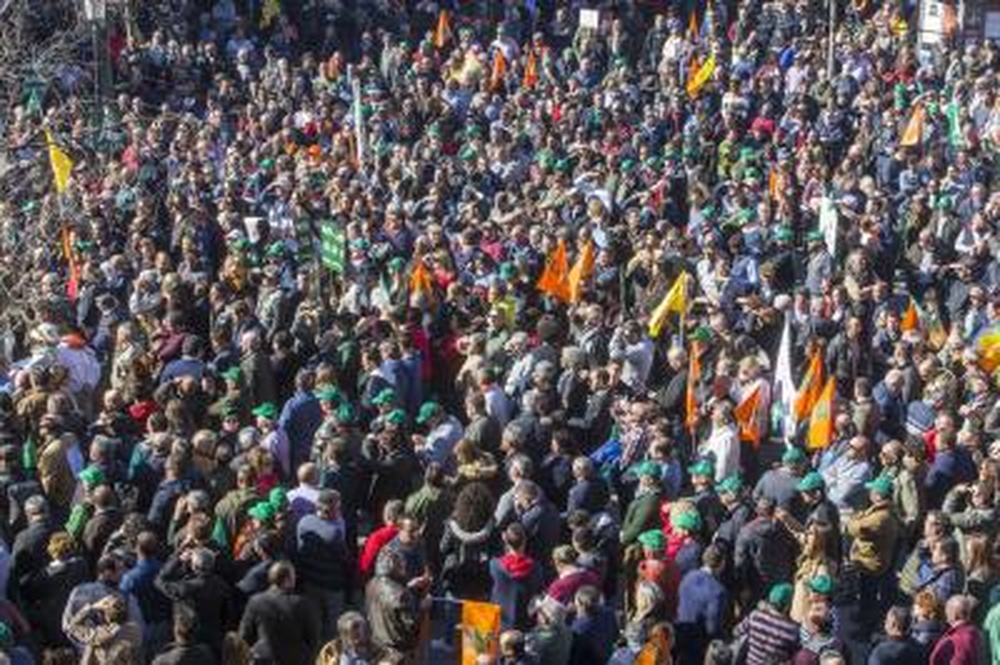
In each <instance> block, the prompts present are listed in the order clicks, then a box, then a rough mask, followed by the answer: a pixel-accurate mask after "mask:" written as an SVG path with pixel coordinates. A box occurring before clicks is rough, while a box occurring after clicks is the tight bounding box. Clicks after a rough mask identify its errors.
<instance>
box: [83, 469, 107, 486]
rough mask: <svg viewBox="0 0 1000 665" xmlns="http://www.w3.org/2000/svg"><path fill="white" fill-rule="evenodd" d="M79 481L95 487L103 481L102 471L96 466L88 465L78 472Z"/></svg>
mask: <svg viewBox="0 0 1000 665" xmlns="http://www.w3.org/2000/svg"><path fill="white" fill-rule="evenodd" d="M80 481H81V482H83V484H84V485H87V486H89V487H97V486H98V485H100V484H102V483H104V472H103V471H101V469H100V468H98V467H96V466H93V465H91V466H88V467H87V468H86V469H84V470H83V471H81V472H80Z"/></svg>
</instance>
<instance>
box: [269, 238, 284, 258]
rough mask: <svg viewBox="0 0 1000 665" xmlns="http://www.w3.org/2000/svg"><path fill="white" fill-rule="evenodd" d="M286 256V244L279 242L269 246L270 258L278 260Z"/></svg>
mask: <svg viewBox="0 0 1000 665" xmlns="http://www.w3.org/2000/svg"><path fill="white" fill-rule="evenodd" d="M284 255H285V243H283V242H281V241H280V240H279V241H278V242H272V243H271V244H270V245H268V247H267V256H268V257H270V258H277V257H279V256H284Z"/></svg>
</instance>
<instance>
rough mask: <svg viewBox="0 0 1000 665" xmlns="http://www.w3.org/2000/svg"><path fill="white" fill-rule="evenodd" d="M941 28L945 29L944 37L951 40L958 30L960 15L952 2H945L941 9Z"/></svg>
mask: <svg viewBox="0 0 1000 665" xmlns="http://www.w3.org/2000/svg"><path fill="white" fill-rule="evenodd" d="M941 27H942V28H944V36H945V37H947V38H948V39H951V38H952V37H954V36H955V31H957V30H958V14H957V12H956V11H955V6H954V5H952V4H951V3H950V2H945V3H944V5H943V6H942V7H941Z"/></svg>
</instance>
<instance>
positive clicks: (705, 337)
mask: <svg viewBox="0 0 1000 665" xmlns="http://www.w3.org/2000/svg"><path fill="white" fill-rule="evenodd" d="M688 339H689V340H691V341H692V342H710V341H712V330H711V329H710V328H709V327H708V326H698V327H697V328H695V329H694V331H693V332H692V333H691V334H690V335H688Z"/></svg>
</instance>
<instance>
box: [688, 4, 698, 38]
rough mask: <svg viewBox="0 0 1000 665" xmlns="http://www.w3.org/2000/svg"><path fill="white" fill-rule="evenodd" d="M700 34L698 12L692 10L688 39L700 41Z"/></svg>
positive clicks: (689, 19) (689, 18)
mask: <svg viewBox="0 0 1000 665" xmlns="http://www.w3.org/2000/svg"><path fill="white" fill-rule="evenodd" d="M699 34H700V32H699V30H698V11H697V10H695V9H694V8H692V9H691V15H690V16H689V17H688V39H691V40H694V41H698V36H699Z"/></svg>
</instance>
